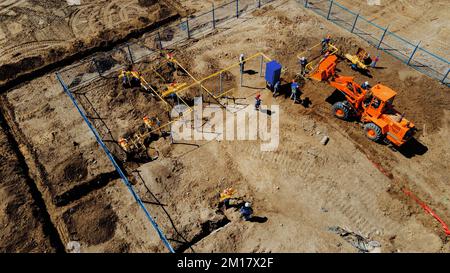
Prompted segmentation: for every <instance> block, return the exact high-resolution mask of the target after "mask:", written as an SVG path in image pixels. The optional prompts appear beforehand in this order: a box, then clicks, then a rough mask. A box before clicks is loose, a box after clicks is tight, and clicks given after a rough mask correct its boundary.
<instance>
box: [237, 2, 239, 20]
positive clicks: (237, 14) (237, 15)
mask: <svg viewBox="0 0 450 273" xmlns="http://www.w3.org/2000/svg"><path fill="white" fill-rule="evenodd" d="M236 18H239V0H236Z"/></svg>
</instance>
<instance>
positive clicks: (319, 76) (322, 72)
mask: <svg viewBox="0 0 450 273" xmlns="http://www.w3.org/2000/svg"><path fill="white" fill-rule="evenodd" d="M336 61H337V57H336V55H330V56H328V57H326V58H324V59H322V60H320V62H319V65H318V66H317V68H316V69H315V70H314V71H313V72H312V73H311V74H310V76H309V77H310V78H311V79H314V80H316V81H326V80H328V79H329V78H330V77H331V76H333V75H334V74H335V69H336Z"/></svg>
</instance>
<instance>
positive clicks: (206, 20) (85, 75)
mask: <svg viewBox="0 0 450 273" xmlns="http://www.w3.org/2000/svg"><path fill="white" fill-rule="evenodd" d="M272 1H273V0H233V1H231V2H229V3H227V4H224V5H222V6H220V7H217V8H214V6H213V7H212V9H211V11H209V12H206V13H202V14H199V15H196V16H195V15H194V16H191V17H189V18H185V19H183V20H181V22H179V23H176V24H174V25H171V26H168V27H165V28H162V29H159V30H157V31H155V32H153V33H150V34H148V35H144V36H143V37H142V38H141V39H139V40H138V41H137V42H134V43H127V44H124V45H122V46H120V47H118V48H116V49H114V50H112V51H110V52H107V53H102V54H97V55H95V56H94V57H92V58H89V59H87V60H85V61H82V62H79V63H77V64H74V65H72V66H69V67H67V68H65V69H63V70H60V71H58V72H57V73H56V77H57V80H58V81H59V83H60V84H61V87H62V89H63V90H64V92H65V93H66V94H67V96H68V97H69V99H70V100H71V101H72V103H73V104H74V106H75V107H76V109H77V110H78V112H79V114H80V115H81V117H82V118H83V120H84V122H85V123H86V124H87V126H88V127H89V129H90V131H91V132H92V134H93V135H94V137H95V139H96V140H97V142H98V143H99V145H100V147H101V148H102V149H103V151H104V152H105V154H106V156H107V157H108V158H109V160H110V161H111V163H112V164H113V165H114V167H115V169H116V171H117V172H118V173H119V175H120V177H121V179H122V181H123V183H124V184H125V186H126V187H127V188H128V189H129V191H130V193H131V194H132V196H133V198H134V199H135V201H136V203H137V204H138V205H139V206H140V207H141V209H142V210H143V211H144V213H145V215H146V217H147V219H148V220H149V222H150V223H151V225H152V226H153V228H154V229H155V230H156V232H157V233H158V235H159V237H160V239H161V241H162V242H163V244H164V245H165V246H166V248H167V249H168V250H169V251H170V252H172V253H174V252H175V250H174V249H173V247H172V245H171V244H170V243H169V241H168V239H167V237H166V236H165V235H164V233H163V231H162V230H161V228H160V227H159V226H158V224H157V223H156V221H155V220H154V218H153V217H152V216H151V214H150V212H149V211H148V210H147V208H146V207H145V205H144V203H143V202H142V200H141V198H140V197H139V195H138V194H137V193H136V191H135V190H134V188H133V186H132V184H131V183H130V181H129V180H128V178H127V176H126V175H125V173H124V171H123V170H122V169H121V167H120V166H119V164H118V163H117V162H116V160H115V158H114V155H113V154H112V153H111V152H110V150H109V149H108V147H107V146H106V145H105V143H104V141H103V139H102V136H101V135H100V134H99V133H98V130H100V129H101V128H95V126H94V125H93V124H92V123H91V122H90V120H89V118H88V117H87V116H86V114H85V113H86V109H84V108H83V106H82V105H81V103H79V102H78V101H77V99H76V98H75V96H74V95H73V94H74V93H76V91H79V90H80V89H82V88H83V87H84V86H86V85H87V84H89V83H91V82H93V81H95V80H97V79H99V78H104V77H108V75H111V74H112V73H113V72H115V71H118V70H120V69H122V68H123V67H124V64H126V63H129V64H136V63H138V62H140V61H141V60H143V59H146V60H148V59H151V58H152V57H155V58H156V57H158V56H159V52H160V50H161V49H169V48H170V47H173V46H176V45H179V44H180V43H182V42H184V41H187V40H189V39H191V38H193V37H196V36H197V35H204V34H206V33H208V32H212V31H214V30H215V28H216V27H218V26H220V25H221V24H223V23H225V22H227V21H229V20H231V19H234V18H239V16H240V15H242V14H243V13H245V12H248V11H251V10H255V9H257V8H260V7H262V6H263V5H265V4H267V3H270V2H272ZM114 76H115V75H114Z"/></svg>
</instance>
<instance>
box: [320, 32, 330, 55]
mask: <svg viewBox="0 0 450 273" xmlns="http://www.w3.org/2000/svg"><path fill="white" fill-rule="evenodd" d="M330 42H331V35H329V34H328V35H327V37H325V38H323V39H322V42H321V44H322V51H321V52H320V53H321V54H323V53H324V52H325V51H326V50H327V49H328V44H329V43H330Z"/></svg>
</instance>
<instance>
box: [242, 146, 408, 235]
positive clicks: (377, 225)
mask: <svg viewBox="0 0 450 273" xmlns="http://www.w3.org/2000/svg"><path fill="white" fill-rule="evenodd" d="M243 152H244V153H246V154H248V155H250V156H251V157H252V158H254V159H257V160H261V161H264V162H267V163H270V165H272V166H274V165H275V166H278V167H279V168H285V169H287V172H288V175H289V176H296V177H299V178H302V179H305V180H306V181H315V180H317V179H318V178H319V174H315V173H312V172H310V170H311V169H313V168H315V167H317V165H323V163H324V162H325V161H326V157H324V155H323V154H322V153H320V151H314V150H307V151H302V152H293V151H290V150H279V152H277V153H273V152H266V153H264V152H261V151H260V150H259V149H258V147H257V146H256V145H248V146H246V147H245V148H244V151H243ZM297 170H300V171H301V173H299V172H298V171H297ZM339 182H340V183H341V184H340V185H342V186H343V187H342V188H350V189H353V190H352V193H354V194H355V195H356V196H358V199H357V201H358V202H359V203H361V204H362V205H363V206H364V207H367V208H377V207H378V204H379V202H378V200H377V199H376V197H375V196H374V192H385V191H386V189H385V188H384V187H383V185H382V184H377V183H372V184H370V185H366V184H363V183H362V181H358V182H360V183H355V181H353V180H344V181H339ZM316 185H317V184H315V183H308V184H307V187H306V188H307V189H308V191H310V194H311V195H314V196H316V198H318V199H322V200H326V201H327V202H329V203H330V204H331V206H332V207H335V208H337V209H338V210H339V211H340V212H341V213H342V214H343V215H344V216H346V217H347V218H348V219H350V222H351V223H352V225H354V226H353V228H354V229H356V230H359V231H361V232H363V233H364V234H371V233H374V232H376V231H379V232H380V233H381V234H380V235H382V234H385V233H390V234H397V233H398V231H399V230H400V229H401V228H402V226H401V225H400V224H399V223H397V222H395V221H393V220H391V219H390V218H388V217H379V215H374V213H373V212H369V211H365V212H364V214H366V215H364V214H363V213H361V212H359V211H358V210H357V209H355V207H354V206H352V205H351V204H350V203H349V202H348V200H347V199H346V198H345V197H346V196H345V194H346V193H345V192H337V191H336V188H335V186H334V185H333V184H331V183H321V184H319V185H318V186H317V187H316ZM367 214H369V216H367ZM375 216H377V217H375ZM375 219H376V220H375Z"/></svg>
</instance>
